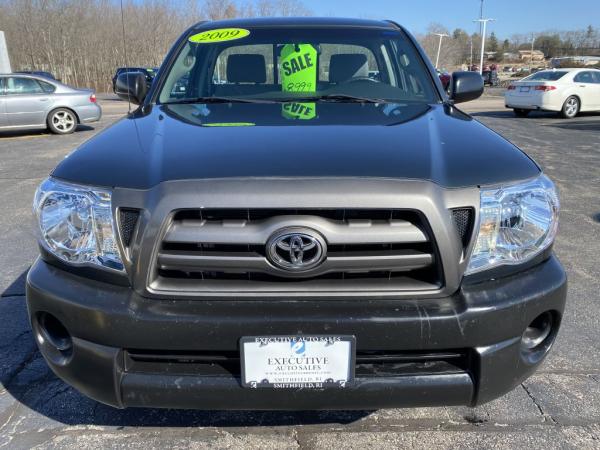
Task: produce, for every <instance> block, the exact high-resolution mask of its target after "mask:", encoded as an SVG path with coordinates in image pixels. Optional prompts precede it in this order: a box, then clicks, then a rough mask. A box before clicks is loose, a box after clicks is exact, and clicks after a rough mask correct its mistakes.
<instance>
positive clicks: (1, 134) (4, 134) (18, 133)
mask: <svg viewBox="0 0 600 450" xmlns="http://www.w3.org/2000/svg"><path fill="white" fill-rule="evenodd" d="M94 129H95V128H94V127H92V126H90V125H77V129H76V130H75V133H79V132H81V131H91V130H94ZM24 136H27V137H33V136H59V135H55V134H53V133H50V131H48V130H46V129H42V128H40V129H36V130H11V131H0V140H1V139H2V138H17V137H24ZM64 136H69V135H68V134H67V135H64Z"/></svg>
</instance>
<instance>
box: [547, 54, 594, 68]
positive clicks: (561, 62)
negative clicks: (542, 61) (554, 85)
mask: <svg viewBox="0 0 600 450" xmlns="http://www.w3.org/2000/svg"><path fill="white" fill-rule="evenodd" d="M570 63H576V64H578V65H582V66H598V65H600V56H563V57H561V58H552V60H551V61H550V64H551V65H552V67H566V66H565V65H568V64H570Z"/></svg>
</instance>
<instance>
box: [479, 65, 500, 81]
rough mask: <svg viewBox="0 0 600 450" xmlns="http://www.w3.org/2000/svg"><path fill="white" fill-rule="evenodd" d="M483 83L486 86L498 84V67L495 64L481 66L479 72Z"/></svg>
mask: <svg viewBox="0 0 600 450" xmlns="http://www.w3.org/2000/svg"><path fill="white" fill-rule="evenodd" d="M481 76H482V77H483V84H484V85H486V86H498V84H499V81H498V68H497V66H496V65H495V64H493V65H492V66H483V71H482V73H481Z"/></svg>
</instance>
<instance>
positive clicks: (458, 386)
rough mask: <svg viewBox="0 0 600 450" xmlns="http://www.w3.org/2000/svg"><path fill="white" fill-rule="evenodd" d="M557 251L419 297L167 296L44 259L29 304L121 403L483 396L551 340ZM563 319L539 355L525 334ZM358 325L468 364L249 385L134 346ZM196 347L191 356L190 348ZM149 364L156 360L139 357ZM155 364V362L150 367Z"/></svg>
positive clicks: (325, 403)
mask: <svg viewBox="0 0 600 450" xmlns="http://www.w3.org/2000/svg"><path fill="white" fill-rule="evenodd" d="M565 298H566V276H565V273H564V270H563V268H562V267H561V265H560V263H559V262H558V260H557V259H556V258H555V257H554V256H551V257H550V258H549V259H548V260H546V261H545V262H543V263H541V264H538V265H537V266H535V267H533V268H531V269H528V270H526V271H524V272H522V273H519V274H518V275H513V276H510V277H506V278H503V279H498V280H492V281H486V282H483V283H478V284H472V285H467V284H463V286H462V288H461V289H460V290H459V291H458V292H457V293H456V294H455V295H453V296H450V297H445V298H438V299H414V300H407V299H401V300H391V299H386V300H363V301H361V300H359V299H355V298H352V299H348V300H339V299H337V300H333V301H332V300H323V299H319V300H317V299H315V300H288V301H275V300H268V299H267V300H248V299H244V300H239V301H235V300H219V301H205V300H157V299H148V298H144V297H141V296H139V295H138V294H136V293H135V292H134V291H133V290H131V289H130V288H126V287H119V286H115V285H112V284H106V283H102V282H99V281H95V280H91V279H87V278H81V277H78V276H75V275H73V274H70V273H67V272H65V271H63V270H61V269H58V268H56V267H54V266H52V265H49V264H48V263H46V262H43V261H42V260H38V261H37V262H36V263H35V264H34V266H33V267H32V268H31V270H30V272H29V275H28V279H27V304H28V308H29V315H30V319H31V321H32V324H33V325H34V330H35V331H36V332H35V335H36V337H37V338H38V339H37V340H38V345H40V349H41V351H42V354H43V355H44V357H45V358H46V361H47V362H48V364H49V365H50V367H51V368H52V370H53V371H54V372H55V373H56V374H57V375H58V376H59V377H61V378H62V379H64V380H65V381H66V382H68V383H70V384H71V385H73V386H75V387H76V388H77V389H79V390H80V391H81V392H83V393H84V394H86V395H88V396H90V397H92V398H94V399H96V400H98V401H100V402H103V403H106V404H109V405H112V406H116V407H121V408H122V407H128V406H144V407H170V408H199V409H301V410H307V409H377V408H385V407H404V406H434V405H459V404H462V405H476V404H480V403H484V402H487V401H490V400H492V399H494V398H497V397H499V396H501V395H502V394H504V393H506V392H507V391H509V390H511V389H512V388H514V387H515V386H517V385H518V384H519V383H520V382H521V381H522V380H524V379H525V378H526V377H528V376H529V375H531V374H532V373H533V371H534V370H535V369H536V367H537V366H538V365H539V364H540V363H541V361H542V360H543V358H544V356H545V355H546V354H547V351H548V350H549V348H550V345H551V343H552V341H553V340H554V337H555V336H556V332H557V330H558V327H559V324H560V318H561V317H562V312H563V309H564V305H565ZM546 311H552V313H553V315H554V317H555V318H556V321H555V323H554V328H553V332H552V335H551V337H550V341H549V343H548V345H547V346H546V347H545V349H544V351H543V352H542V353H541V354H540V355H539V357H535V358H532V357H531V355H526V354H525V353H524V352H523V350H522V349H521V342H520V341H521V335H522V334H523V331H524V330H525V328H526V327H527V326H528V325H529V324H530V323H531V321H532V320H533V319H534V318H536V317H537V316H538V315H539V314H542V313H544V312H546ZM42 313H49V314H52V316H54V317H56V318H57V319H58V320H59V321H60V322H61V323H62V324H63V325H64V327H65V328H66V329H67V330H68V332H69V333H70V335H71V336H72V342H73V345H72V353H71V354H70V355H69V357H68V358H62V359H57V358H55V357H54V355H53V354H52V352H49V351H48V350H47V349H46V345H47V344H45V343H44V342H42V340H40V339H39V336H38V334H39V333H38V331H37V330H38V329H39V326H37V325H38V323H37V321H38V317H39V316H40V314H42ZM302 334H304V335H354V336H356V343H357V352H372V351H379V352H385V351H395V352H398V351H408V352H429V353H435V352H438V353H439V352H442V353H443V352H448V351H451V350H458V349H461V351H463V352H464V354H465V355H466V359H465V361H464V364H465V365H464V367H462V369H456V370H450V371H447V370H446V371H442V372H428V370H427V367H429V366H428V365H427V364H425V365H422V366H420V367H421V369H420V370H417V371H414V370H411V371H407V372H403V370H402V367H403V366H402V365H401V366H400V370H396V371H395V372H389V373H383V374H375V375H372V376H362V375H361V376H358V375H357V378H356V382H355V383H354V384H353V385H351V386H349V387H347V388H344V389H341V390H335V391H331V390H327V389H324V390H284V389H281V390H279V389H278V390H265V389H254V390H252V389H245V388H242V387H241V385H240V380H239V377H238V376H237V374H236V373H235V372H231V373H220V374H217V375H214V374H213V375H203V374H199V373H194V372H190V371H187V372H183V371H179V369H178V368H180V367H182V365H181V364H179V365H176V364H173V363H172V361H171V362H169V358H166V360H165V361H166V362H165V363H164V364H162V365H161V364H154V365H150V366H148V365H146V366H144V365H143V364H142V365H139V364H133V365H132V364H131V359H130V358H129V356H128V355H130V352H138V353H139V352H142V354H144V352H150V353H152V354H159V355H163V356H165V355H169V354H171V353H177V354H184V355H193V354H194V352H204V353H203V354H216V353H227V352H229V353H235V352H237V351H238V349H239V344H238V343H239V339H240V338H241V337H242V336H269V335H302ZM189 357H190V358H191V357H192V356H189ZM140 367H146V369H139V368H140ZM148 367H151V368H152V370H148Z"/></svg>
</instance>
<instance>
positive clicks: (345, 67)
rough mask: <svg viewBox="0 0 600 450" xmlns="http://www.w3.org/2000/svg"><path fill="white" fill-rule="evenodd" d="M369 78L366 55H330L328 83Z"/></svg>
mask: <svg viewBox="0 0 600 450" xmlns="http://www.w3.org/2000/svg"><path fill="white" fill-rule="evenodd" d="M368 76H369V63H368V61H367V55H362V54H354V53H348V54H345V53H342V54H338V55H331V60H330V61H329V82H330V83H343V82H345V81H348V80H351V79H352V78H356V77H359V78H362V77H365V78H366V77H368Z"/></svg>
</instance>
